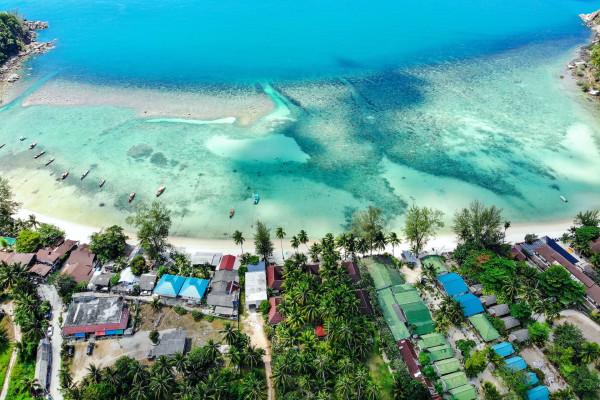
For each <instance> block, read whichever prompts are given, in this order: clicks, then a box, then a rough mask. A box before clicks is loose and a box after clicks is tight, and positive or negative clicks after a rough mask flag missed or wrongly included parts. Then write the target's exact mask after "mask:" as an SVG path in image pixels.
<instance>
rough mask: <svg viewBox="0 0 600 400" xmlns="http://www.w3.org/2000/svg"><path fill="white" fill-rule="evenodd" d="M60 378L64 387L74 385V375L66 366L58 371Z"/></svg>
mask: <svg viewBox="0 0 600 400" xmlns="http://www.w3.org/2000/svg"><path fill="white" fill-rule="evenodd" d="M58 379H59V380H60V386H61V387H62V388H63V389H68V388H70V387H71V385H73V377H72V376H71V374H69V370H68V369H66V368H61V369H60V370H59V371H58Z"/></svg>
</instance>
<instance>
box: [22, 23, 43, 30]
mask: <svg viewBox="0 0 600 400" xmlns="http://www.w3.org/2000/svg"><path fill="white" fill-rule="evenodd" d="M24 24H25V26H26V27H27V28H29V30H32V31H43V30H44V29H48V27H49V25H48V23H47V22H44V21H24Z"/></svg>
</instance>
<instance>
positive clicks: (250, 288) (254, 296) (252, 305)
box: [244, 270, 268, 310]
mask: <svg viewBox="0 0 600 400" xmlns="http://www.w3.org/2000/svg"><path fill="white" fill-rule="evenodd" d="M244 289H245V294H246V297H245V299H246V309H248V310H256V309H257V308H258V307H260V303H262V302H263V301H265V300H267V298H268V296H267V276H266V274H265V271H264V270H262V271H260V270H258V271H254V272H250V271H248V272H246V284H245V287H244Z"/></svg>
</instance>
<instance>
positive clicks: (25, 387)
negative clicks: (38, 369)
mask: <svg viewBox="0 0 600 400" xmlns="http://www.w3.org/2000/svg"><path fill="white" fill-rule="evenodd" d="M19 387H20V388H21V392H22V393H23V392H24V393H29V394H30V395H31V397H34V396H35V393H36V392H37V391H38V390H40V389H41V388H42V387H41V386H40V382H39V381H38V380H37V379H31V378H30V377H28V376H25V377H23V378H21V380H20V381H19Z"/></svg>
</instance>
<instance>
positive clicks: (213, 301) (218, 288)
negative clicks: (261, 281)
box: [155, 269, 240, 317]
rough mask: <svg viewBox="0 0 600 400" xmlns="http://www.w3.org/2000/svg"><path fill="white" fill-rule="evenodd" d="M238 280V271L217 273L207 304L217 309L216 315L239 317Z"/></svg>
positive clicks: (215, 310) (222, 270) (224, 270)
mask: <svg viewBox="0 0 600 400" xmlns="http://www.w3.org/2000/svg"><path fill="white" fill-rule="evenodd" d="M238 279H239V278H238V272H237V271H229V270H226V269H221V270H218V271H217V272H215V276H214V277H213V279H212V281H211V282H210V292H209V293H208V296H207V297H206V304H208V305H209V306H214V307H215V308H214V313H215V314H218V315H222V316H227V317H231V316H235V315H237V313H238V300H239V296H240V293H239V288H240V286H239V283H238ZM155 292H156V291H155Z"/></svg>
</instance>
